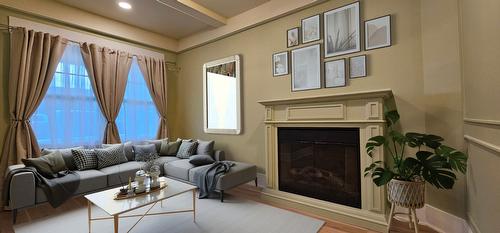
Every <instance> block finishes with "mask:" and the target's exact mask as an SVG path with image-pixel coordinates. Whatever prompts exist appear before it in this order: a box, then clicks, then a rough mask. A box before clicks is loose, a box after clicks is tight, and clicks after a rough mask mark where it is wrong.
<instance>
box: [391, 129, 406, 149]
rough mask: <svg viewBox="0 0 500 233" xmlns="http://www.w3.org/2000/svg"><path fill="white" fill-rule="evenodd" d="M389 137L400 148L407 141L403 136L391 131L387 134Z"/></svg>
mask: <svg viewBox="0 0 500 233" xmlns="http://www.w3.org/2000/svg"><path fill="white" fill-rule="evenodd" d="M389 136H391V138H392V140H393V141H395V142H396V143H398V144H399V145H400V146H403V145H404V144H405V143H406V141H407V139H406V137H405V136H404V135H403V134H401V133H400V132H398V131H395V130H391V131H390V132H389Z"/></svg>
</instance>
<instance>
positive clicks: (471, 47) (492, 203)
mask: <svg viewBox="0 0 500 233" xmlns="http://www.w3.org/2000/svg"><path fill="white" fill-rule="evenodd" d="M460 9H461V26H462V27H461V31H462V59H463V60H462V64H463V83H464V96H465V98H464V103H465V110H464V112H465V118H466V119H471V120H472V121H476V122H478V123H472V122H471V121H469V122H467V121H466V122H465V126H464V131H465V135H467V136H469V137H471V138H472V139H473V140H474V141H477V142H479V144H478V143H473V142H471V143H469V144H468V152H469V170H468V174H467V201H466V203H467V216H468V219H469V222H470V223H471V224H470V225H471V226H472V227H473V228H474V229H475V230H476V231H478V232H485V233H486V232H488V233H489V232H499V231H500V221H499V219H500V201H499V200H500V185H499V183H500V182H499V179H500V178H499V177H500V170H499V165H500V141H499V138H500V107H499V104H498V101H499V100H500V92H499V91H498V87H500V79H499V74H500V44H499V43H498V42H499V41H500V30H499V26H498V25H499V24H498V22H500V14H499V9H500V1H497V0H460ZM484 121H486V122H490V124H487V123H481V122H484ZM484 143H489V144H490V146H492V148H491V149H487V148H486V147H485V146H484V145H488V144H484ZM481 144H483V145H481ZM495 147H496V149H497V150H495Z"/></svg>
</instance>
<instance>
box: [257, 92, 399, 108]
mask: <svg viewBox="0 0 500 233" xmlns="http://www.w3.org/2000/svg"><path fill="white" fill-rule="evenodd" d="M391 96H392V90H391V89H381V90H373V91H358V92H347V93H339V94H333V95H322V96H309V97H296V98H287V99H274V100H261V101H258V103H260V104H262V105H264V106H273V105H285V104H304V103H319V102H330V101H340V100H354V99H367V98H384V99H385V98H389V97H391Z"/></svg>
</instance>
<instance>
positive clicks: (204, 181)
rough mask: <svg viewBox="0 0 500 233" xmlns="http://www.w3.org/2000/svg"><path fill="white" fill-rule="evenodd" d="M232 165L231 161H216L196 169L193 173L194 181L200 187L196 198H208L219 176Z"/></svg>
mask: <svg viewBox="0 0 500 233" xmlns="http://www.w3.org/2000/svg"><path fill="white" fill-rule="evenodd" d="M232 166H234V163H233V162H229V161H217V162H215V163H213V164H211V165H209V166H207V167H205V168H202V169H199V170H197V171H196V172H195V173H194V183H195V184H196V186H198V188H199V189H200V190H199V192H200V195H199V196H198V198H200V199H202V198H208V197H209V195H210V193H212V192H213V191H214V190H215V186H216V185H217V180H219V177H220V176H221V175H224V174H226V173H227V172H228V171H229V169H231V167H232Z"/></svg>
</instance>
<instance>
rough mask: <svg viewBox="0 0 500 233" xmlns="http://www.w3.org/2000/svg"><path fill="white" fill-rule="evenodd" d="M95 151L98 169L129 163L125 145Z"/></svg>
mask: <svg viewBox="0 0 500 233" xmlns="http://www.w3.org/2000/svg"><path fill="white" fill-rule="evenodd" d="M94 151H95V154H96V156H97V169H102V168H105V167H109V166H112V165H116V164H120V163H125V162H127V161H128V159H127V157H126V156H125V151H124V149H123V144H118V145H114V146H110V147H107V148H104V149H94Z"/></svg>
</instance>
